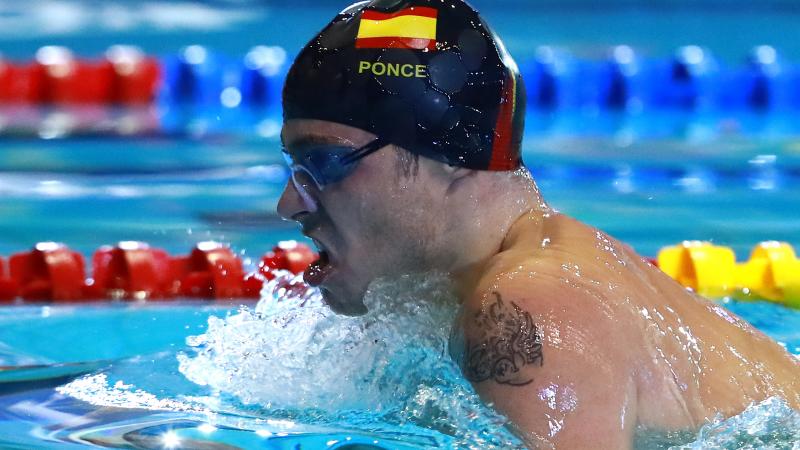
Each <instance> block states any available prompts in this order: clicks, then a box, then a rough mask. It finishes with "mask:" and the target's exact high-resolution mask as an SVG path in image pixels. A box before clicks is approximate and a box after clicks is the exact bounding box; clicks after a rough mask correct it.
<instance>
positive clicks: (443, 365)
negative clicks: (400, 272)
mask: <svg viewBox="0 0 800 450" xmlns="http://www.w3.org/2000/svg"><path fill="white" fill-rule="evenodd" d="M449 288H450V285H449V283H448V282H447V281H446V278H445V277H443V276H440V275H428V276H424V277H419V276H405V277H401V278H400V279H397V280H392V281H386V280H382V281H378V282H375V283H373V284H372V285H371V286H370V289H369V290H368V292H367V294H366V296H365V300H364V301H365V304H366V306H367V308H368V310H369V312H368V313H367V314H365V315H363V316H359V317H346V316H339V315H336V314H334V313H332V312H331V311H330V310H329V309H328V308H327V307H326V306H324V305H323V303H322V300H321V296H320V294H319V292H318V291H317V290H311V289H306V288H305V285H303V284H302V280H301V279H300V278H299V277H298V278H292V277H291V276H290V275H288V274H284V275H283V276H279V277H278V278H276V279H275V280H273V281H271V282H270V283H268V284H267V285H266V286H265V288H264V291H262V300H261V301H260V302H259V304H258V305H257V306H256V308H255V310H251V309H248V308H243V309H241V310H240V311H239V312H238V313H237V314H234V315H231V316H229V317H227V318H225V319H220V318H216V317H212V318H210V319H209V327H208V330H207V331H206V333H204V334H202V335H200V336H194V337H190V338H189V339H188V340H187V341H188V344H189V345H190V346H191V347H192V348H193V352H194V354H193V355H189V354H181V355H178V359H179V361H180V370H181V372H182V373H183V374H184V375H185V376H186V377H187V378H188V379H189V380H191V381H193V382H195V383H197V384H200V385H207V386H210V387H211V388H213V389H214V390H215V391H217V392H218V393H219V395H220V397H223V398H224V397H225V396H231V397H232V398H235V399H238V400H239V401H240V402H242V403H244V404H245V405H250V406H253V405H255V406H256V407H257V408H260V411H261V412H265V413H268V414H273V415H274V414H278V413H281V414H286V415H288V416H291V417H293V418H294V419H296V420H303V421H314V422H315V423H320V422H322V423H325V422H328V423H336V422H346V423H348V424H350V425H352V424H353V423H354V422H357V423H358V422H360V423H362V424H369V423H373V424H374V423H378V422H384V423H386V422H388V423H394V424H398V425H402V424H404V423H412V424H417V425H421V426H424V427H427V428H431V429H434V430H437V431H440V432H442V433H444V434H445V435H449V436H452V437H454V438H455V442H453V443H452V444H453V445H455V446H456V447H458V448H523V446H522V444H521V443H520V442H519V440H518V439H517V438H515V437H514V436H513V435H512V434H511V433H510V432H509V431H508V430H507V429H506V428H504V425H505V424H506V419H505V418H503V417H501V416H499V415H498V414H497V413H495V412H493V411H492V410H491V409H490V408H488V407H486V406H484V405H483V404H482V402H481V401H480V399H479V398H478V397H477V395H476V394H475V393H474V391H473V390H472V388H471V386H470V385H469V384H468V383H467V382H466V381H465V380H464V378H463V377H462V376H461V373H460V370H459V368H458V367H457V366H456V365H455V363H453V361H452V360H451V359H450V358H449V356H447V341H448V336H449V333H450V328H451V325H452V321H453V318H454V317H455V314H456V310H457V307H458V305H457V301H456V299H455V297H454V296H453V294H452V293H451V292H450V289H449Z"/></svg>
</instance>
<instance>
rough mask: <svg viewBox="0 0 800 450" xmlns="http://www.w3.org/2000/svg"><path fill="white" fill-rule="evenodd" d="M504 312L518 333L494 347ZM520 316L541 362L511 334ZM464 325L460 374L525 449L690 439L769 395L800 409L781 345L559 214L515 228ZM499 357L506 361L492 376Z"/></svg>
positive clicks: (799, 374) (796, 378) (790, 360)
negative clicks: (521, 436)
mask: <svg viewBox="0 0 800 450" xmlns="http://www.w3.org/2000/svg"><path fill="white" fill-rule="evenodd" d="M498 315H500V316H502V317H503V319H502V320H499V321H495V322H494V323H495V324H503V323H504V322H503V320H505V321H506V322H505V325H507V326H506V327H505V328H506V329H508V330H515V331H513V332H509V333H511V334H508V333H507V334H506V335H505V337H504V336H500V337H499V338H498V335H497V333H496V331H495V330H494V329H493V326H492V325H488V326H487V325H486V322H487V318H489V319H491V318H496V317H497V316H498ZM526 316H527V318H529V319H530V324H531V325H530V327H532V328H531V329H530V330H528V333H527V335H528V337H529V339H528V341H529V342H530V340H531V339H533V341H535V342H538V347H535V350H536V351H537V352H538V353H531V352H530V351H526V349H525V348H524V347H520V346H519V343H518V341H521V338H519V337H517V338H514V337H511V336H512V335H513V333H514V332H517V331H519V330H521V329H524V328H525V327H526V325H525V322H526V320H527V319H526ZM509 321H510V322H509ZM460 324H461V326H462V327H463V335H464V337H465V341H464V342H463V343H462V344H461V345H458V347H459V350H458V351H457V353H458V354H459V356H458V357H459V358H460V359H461V361H462V365H463V368H464V371H465V375H466V376H467V378H468V379H470V380H471V381H472V382H473V384H474V385H475V387H476V389H477V391H478V392H479V393H480V394H481V395H482V396H484V397H485V398H486V399H487V400H488V401H491V402H493V403H495V404H496V406H497V407H498V409H500V410H501V411H503V412H505V413H506V414H507V415H508V416H509V418H510V419H511V420H512V422H514V423H515V424H517V425H518V426H519V427H520V429H521V430H523V431H524V432H527V433H529V434H530V439H529V441H530V442H539V441H545V442H556V443H559V447H564V448H569V447H570V446H578V447H580V446H582V445H588V444H592V445H596V446H597V447H598V448H612V447H614V448H626V447H629V446H630V445H631V442H632V435H633V433H634V431H635V430H636V429H649V430H696V429H697V428H699V427H700V426H701V425H702V424H703V423H704V422H706V421H707V420H710V419H711V418H713V417H714V416H715V415H716V414H717V413H721V414H723V415H724V416H726V417H727V416H732V415H735V414H738V413H739V412H741V411H742V410H744V409H745V408H746V407H747V406H748V405H749V404H751V403H753V402H760V401H762V400H764V399H766V398H768V397H771V396H779V397H782V398H784V399H785V400H786V401H787V402H788V403H789V404H790V405H792V407H794V408H795V409H798V408H800V365H799V364H798V361H797V360H796V359H795V358H794V357H793V356H791V355H790V354H789V353H788V352H786V350H785V349H783V348H782V347H781V346H780V345H778V344H777V343H775V342H774V341H772V340H771V339H769V338H768V337H766V336H764V335H763V334H762V333H761V332H759V331H758V330H756V329H755V328H753V327H752V326H750V325H748V324H747V323H745V322H743V321H742V320H740V319H739V318H737V317H736V316H734V315H733V314H731V313H730V312H728V311H727V310H725V309H724V308H723V307H721V306H719V305H717V304H715V303H713V302H711V301H709V300H706V299H703V298H700V297H699V296H697V295H695V294H693V293H691V292H689V291H687V290H685V289H684V288H683V287H682V286H680V285H679V284H677V283H676V282H675V281H673V280H672V279H671V278H669V277H668V276H666V275H665V274H664V273H662V272H661V271H660V270H659V269H657V268H656V267H654V266H652V265H651V264H649V263H648V262H647V261H645V260H643V259H642V258H641V257H640V256H638V255H637V254H636V253H635V252H634V251H633V250H632V249H630V248H629V247H627V246H625V245H623V244H621V243H619V242H618V241H615V240H614V239H612V238H610V237H608V236H607V235H605V234H603V233H602V232H599V231H597V230H596V229H593V228H591V227H588V226H586V225H583V224H581V223H580V222H577V221H575V220H573V219H570V218H568V217H566V216H563V215H560V214H550V215H547V214H545V215H542V214H535V213H531V214H529V215H526V216H523V217H522V218H520V219H519V220H518V221H517V222H516V223H515V224H514V225H513V226H512V228H511V230H510V231H509V233H508V235H507V237H506V240H505V241H504V244H503V248H502V249H501V252H500V253H499V254H497V255H496V256H495V257H494V259H493V260H492V261H491V262H490V264H489V265H488V270H486V272H485V273H484V274H483V275H482V277H481V279H480V281H479V283H478V285H477V287H476V288H475V292H474V294H473V295H472V296H470V297H469V298H467V299H465V303H464V315H463V317H462V318H461V319H460ZM502 327H503V325H499V328H502ZM495 328H496V327H495ZM530 336H533V337H532V338H531V337H530ZM498 342H500V344H498ZM528 346H529V347H530V343H529V345H528ZM498 349H499V350H498ZM459 352H460V353H459ZM532 355H538V356H539V357H540V359H538V360H536V361H534V362H532V363H526V361H530V360H532V359H535V358H532V357H531V356H532ZM493 358H494V359H493ZM498 361H511V363H510V364H509V363H507V362H506V363H505V364H506V366H505V367H502V368H501V369H500V372H498V370H497V369H496V367H498ZM487 373H490V375H489V376H486V374H487ZM498 373H501V374H502V376H499V375H498ZM509 381H510V382H509ZM515 383H516V384H515ZM537 417H539V418H538V419H537ZM608 417H611V419H609V418H608ZM568 427H570V428H571V429H568ZM603 444H605V445H603Z"/></svg>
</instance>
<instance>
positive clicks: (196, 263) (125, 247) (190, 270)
mask: <svg viewBox="0 0 800 450" xmlns="http://www.w3.org/2000/svg"><path fill="white" fill-rule="evenodd" d="M316 258H317V255H316V253H315V252H314V251H313V250H311V248H309V247H308V246H307V245H305V244H301V243H298V242H295V241H284V242H280V243H279V244H278V245H276V246H275V247H274V248H273V249H272V251H270V252H268V253H267V254H265V255H264V256H263V257H262V258H261V260H260V261H259V263H258V267H257V268H256V269H255V270H254V271H252V272H250V273H245V270H244V267H243V263H242V260H241V259H240V258H239V257H238V256H237V255H236V254H235V253H234V252H233V251H232V250H231V249H230V248H229V247H228V246H226V245H223V244H221V243H218V242H201V243H198V244H197V245H196V246H195V247H194V248H193V249H192V250H191V252H190V253H189V254H188V255H180V256H171V255H169V254H167V252H165V251H164V250H162V249H159V248H154V247H150V246H149V245H147V244H146V243H142V242H131V241H126V242H120V243H118V244H117V245H116V246H103V247H101V248H99V249H98V250H97V251H95V253H94V255H93V256H92V273H91V277H89V278H86V272H85V270H84V267H85V265H84V259H83V256H82V255H81V254H80V253H78V252H75V251H73V250H71V249H69V248H68V247H67V246H65V245H63V244H59V243H54V242H42V243H38V244H36V245H35V246H34V248H33V249H32V250H30V251H27V252H21V253H16V254H14V255H11V256H10V257H9V258H8V259H7V260H4V259H3V258H2V257H0V302H4V303H9V302H15V301H16V300H18V299H19V300H22V301H29V302H55V303H62V302H90V301H102V300H134V301H135V300H169V299H173V298H197V299H246V298H250V299H258V298H259V297H260V292H261V288H262V286H263V284H264V282H265V281H267V280H272V279H274V278H275V276H276V274H277V273H279V271H289V272H291V273H294V274H299V273H302V272H303V271H304V270H305V269H306V267H308V265H309V264H311V262H313V261H314V260H315V259H316Z"/></svg>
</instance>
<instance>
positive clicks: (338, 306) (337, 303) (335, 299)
mask: <svg viewBox="0 0 800 450" xmlns="http://www.w3.org/2000/svg"><path fill="white" fill-rule="evenodd" d="M320 291H321V292H322V299H323V300H324V301H325V304H326V305H328V307H329V308H330V309H331V311H333V312H335V313H336V314H342V315H345V316H361V315H364V314H366V312H367V307H366V306H364V302H363V301H362V300H361V299H362V296H343V295H337V294H335V293H333V292H332V291H331V290H330V289H328V288H325V287H322V288H320ZM345 299H347V300H345Z"/></svg>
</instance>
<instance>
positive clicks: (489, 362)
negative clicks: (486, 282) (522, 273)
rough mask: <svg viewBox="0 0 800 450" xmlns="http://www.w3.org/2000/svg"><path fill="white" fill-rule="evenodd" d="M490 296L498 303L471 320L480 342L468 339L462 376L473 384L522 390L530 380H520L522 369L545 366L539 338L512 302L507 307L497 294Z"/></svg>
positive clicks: (528, 321) (527, 319) (533, 327)
mask: <svg viewBox="0 0 800 450" xmlns="http://www.w3.org/2000/svg"><path fill="white" fill-rule="evenodd" d="M492 294H494V295H495V296H496V297H497V301H496V302H494V303H492V304H491V305H489V307H488V310H487V309H486V308H485V309H483V310H481V311H480V312H479V313H477V314H476V315H475V317H474V319H473V320H474V323H473V325H474V327H475V328H474V329H476V330H477V331H478V333H480V339H478V340H477V341H475V342H473V341H472V340H470V339H467V343H466V344H467V345H466V355H465V358H464V360H463V365H464V375H465V376H466V378H467V379H468V380H469V381H472V382H476V383H479V382H481V381H486V380H494V381H495V382H496V383H500V384H508V385H511V386H524V385H526V384H528V383H530V382H532V381H533V378H532V377H526V376H523V375H522V374H521V373H520V370H521V369H522V367H523V366H526V365H534V364H538V365H539V366H540V367H541V366H542V365H543V364H544V357H543V356H542V338H541V336H540V335H539V330H538V329H537V328H536V325H534V323H533V319H532V318H531V315H530V313H528V312H527V311H523V310H522V309H521V308H520V307H519V306H517V305H516V304H515V303H514V302H511V306H510V307H509V306H507V305H506V304H505V303H504V302H503V299H502V298H501V297H500V294H499V293H497V292H492Z"/></svg>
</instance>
